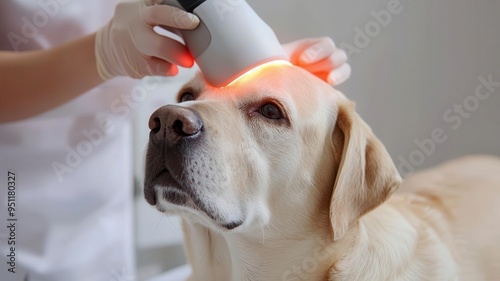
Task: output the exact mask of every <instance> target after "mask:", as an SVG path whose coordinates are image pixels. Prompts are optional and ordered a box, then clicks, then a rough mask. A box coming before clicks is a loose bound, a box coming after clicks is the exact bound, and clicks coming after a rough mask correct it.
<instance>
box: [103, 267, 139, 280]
mask: <svg viewBox="0 0 500 281" xmlns="http://www.w3.org/2000/svg"><path fill="white" fill-rule="evenodd" d="M135 280H136V276H135V275H134V274H133V272H131V271H130V270H128V269H127V268H125V267H124V268H122V269H121V270H112V271H111V279H110V280H109V281H135Z"/></svg>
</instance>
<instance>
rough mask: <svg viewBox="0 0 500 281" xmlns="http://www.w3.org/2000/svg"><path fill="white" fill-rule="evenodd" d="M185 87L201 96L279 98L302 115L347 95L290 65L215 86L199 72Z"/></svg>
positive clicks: (247, 98) (329, 105) (267, 69)
mask: <svg viewBox="0 0 500 281" xmlns="http://www.w3.org/2000/svg"><path fill="white" fill-rule="evenodd" d="M185 87H187V88H190V89H193V90H194V91H196V92H199V93H202V98H201V99H204V98H211V97H217V98H222V99H225V98H227V99H232V100H234V99H235V100H238V99H245V100H249V99H250V100H251V99H253V98H255V99H260V98H266V97H274V98H279V99H280V100H282V101H283V102H286V103H288V105H290V106H293V107H294V108H296V110H297V114H298V115H300V116H303V115H308V114H311V112H314V111H317V110H318V109H321V108H331V107H332V105H336V104H337V101H338V99H341V98H345V97H343V95H342V94H340V93H339V92H337V91H335V90H334V89H333V88H332V87H331V86H330V85H328V84H326V83H325V82H323V81H321V80H320V79H319V78H317V77H315V76H314V75H312V74H311V73H309V72H307V71H305V70H303V69H301V68H299V67H296V66H288V65H275V66H270V67H266V68H263V69H261V70H260V71H259V72H258V73H255V74H254V75H252V76H250V77H244V78H243V79H240V80H238V81H237V82H235V83H233V84H231V85H229V86H227V87H223V88H214V87H211V86H210V85H208V84H207V83H206V81H205V79H204V78H203V75H202V74H201V73H199V74H198V75H197V76H196V77H195V78H194V79H192V80H191V81H190V82H189V83H187V84H186V86H185Z"/></svg>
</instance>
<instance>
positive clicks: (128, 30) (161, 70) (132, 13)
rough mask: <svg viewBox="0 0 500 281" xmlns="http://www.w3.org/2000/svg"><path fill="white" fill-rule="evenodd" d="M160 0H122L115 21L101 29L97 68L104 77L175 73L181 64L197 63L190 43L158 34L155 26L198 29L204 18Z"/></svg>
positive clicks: (98, 34) (97, 43)
mask: <svg viewBox="0 0 500 281" xmlns="http://www.w3.org/2000/svg"><path fill="white" fill-rule="evenodd" d="M159 2H161V1H157V0H139V1H137V0H136V1H132V2H121V3H119V4H118V5H117V6H116V9H115V15H114V16H113V18H112V19H111V21H110V22H109V23H108V24H107V25H106V26H104V27H103V28H102V29H100V30H99V31H98V32H97V34H96V46H95V52H96V61H97V69H98V72H99V75H100V76H101V77H102V78H103V79H104V80H108V79H111V78H113V77H116V76H130V77H133V78H142V77H144V76H152V75H162V76H172V75H176V74H177V73H178V71H179V70H178V68H177V65H179V66H182V67H191V66H193V64H194V60H193V58H192V56H191V54H190V53H189V51H188V50H187V48H186V46H184V45H182V44H181V43H179V42H177V41H175V40H173V39H170V38H168V37H164V36H161V35H159V34H157V33H156V32H154V31H153V27H154V26H164V27H167V28H169V27H170V28H174V29H194V28H196V27H197V26H198V24H199V22H200V20H199V19H198V17H196V16H195V15H193V14H190V13H187V12H185V11H183V10H181V9H178V8H175V7H171V6H167V5H157V3H159Z"/></svg>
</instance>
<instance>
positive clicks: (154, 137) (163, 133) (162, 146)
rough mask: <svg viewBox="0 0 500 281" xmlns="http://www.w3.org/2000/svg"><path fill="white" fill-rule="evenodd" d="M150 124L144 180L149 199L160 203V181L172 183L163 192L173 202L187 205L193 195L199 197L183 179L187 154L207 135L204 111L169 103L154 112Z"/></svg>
mask: <svg viewBox="0 0 500 281" xmlns="http://www.w3.org/2000/svg"><path fill="white" fill-rule="evenodd" d="M149 128H150V129H151V132H150V136H149V147H148V153H147V159H146V177H145V182H144V196H145V198H146V200H147V202H148V203H149V204H151V205H156V203H157V198H156V196H157V194H156V190H155V186H156V185H159V186H165V187H168V189H169V190H170V191H169V192H166V193H163V194H164V195H163V196H164V198H165V200H167V201H169V202H171V203H173V204H177V205H183V204H185V203H186V201H187V200H188V198H189V197H194V199H196V196H195V194H193V193H192V190H190V188H189V187H186V186H185V185H182V184H181V182H183V181H184V180H183V178H182V177H183V175H184V174H185V173H184V171H183V162H184V161H183V160H184V157H186V154H187V152H188V151H192V150H193V146H195V145H196V144H195V143H196V141H197V140H199V139H200V138H201V137H202V135H203V131H204V129H203V121H202V119H201V117H200V115H199V114H198V113H197V112H196V111H194V110H193V109H190V108H186V107H181V106H176V105H166V106H163V107H161V108H160V109H158V110H156V111H155V112H154V113H153V114H152V115H151V118H150V119H149ZM192 199H193V198H192Z"/></svg>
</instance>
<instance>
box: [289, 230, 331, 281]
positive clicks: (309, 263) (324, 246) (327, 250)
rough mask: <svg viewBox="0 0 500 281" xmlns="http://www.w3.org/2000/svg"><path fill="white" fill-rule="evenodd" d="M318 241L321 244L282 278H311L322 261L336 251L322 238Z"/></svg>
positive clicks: (296, 280)
mask: <svg viewBox="0 0 500 281" xmlns="http://www.w3.org/2000/svg"><path fill="white" fill-rule="evenodd" d="M317 242H318V244H319V246H318V247H317V248H316V249H315V250H314V252H313V254H312V255H310V256H308V257H306V258H304V259H303V260H302V262H300V263H297V264H294V265H292V267H291V268H290V269H288V270H287V271H285V272H284V273H283V274H282V275H281V280H283V281H304V280H310V278H311V274H312V273H314V272H315V271H316V270H318V269H319V265H320V263H321V262H323V261H326V260H327V259H328V258H329V257H330V256H331V254H333V253H334V250H333V248H332V244H330V243H328V242H327V241H325V240H324V239H321V238H318V239H317Z"/></svg>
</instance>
